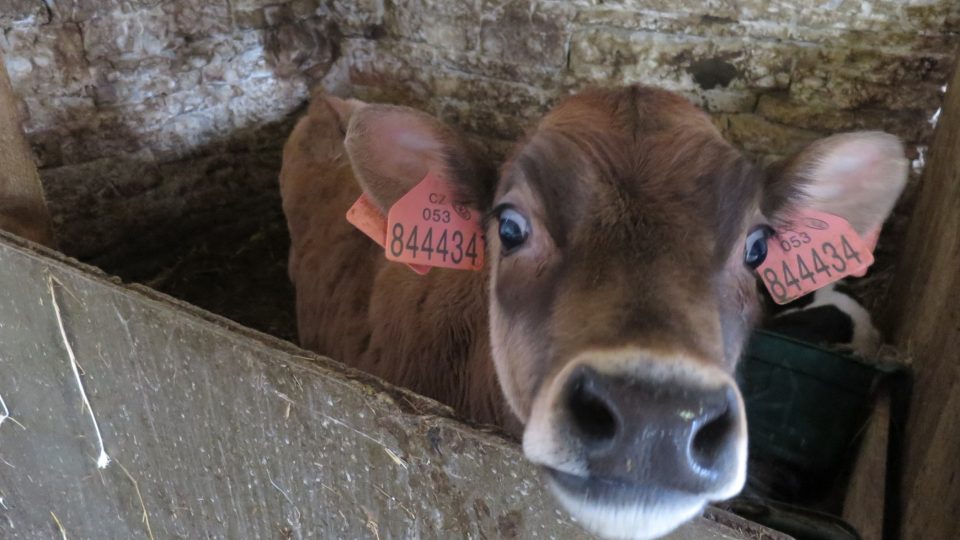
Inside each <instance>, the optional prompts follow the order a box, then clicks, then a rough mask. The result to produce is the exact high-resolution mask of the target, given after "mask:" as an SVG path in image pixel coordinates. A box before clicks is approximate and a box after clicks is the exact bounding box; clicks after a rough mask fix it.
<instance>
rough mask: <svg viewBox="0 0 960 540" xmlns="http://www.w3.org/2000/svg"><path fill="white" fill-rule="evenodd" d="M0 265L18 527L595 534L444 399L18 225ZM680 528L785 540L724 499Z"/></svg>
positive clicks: (1, 442)
mask: <svg viewBox="0 0 960 540" xmlns="http://www.w3.org/2000/svg"><path fill="white" fill-rule="evenodd" d="M0 268H2V269H3V271H2V272H0V397H2V398H3V400H4V403H5V405H6V407H8V410H9V414H10V418H7V419H6V420H5V421H0V537H2V538H4V539H13V538H57V537H60V530H61V527H62V530H63V531H64V533H65V535H66V537H67V538H147V537H150V536H153V537H155V538H290V537H292V538H532V537H535V536H536V537H540V538H584V537H585V536H586V535H585V534H584V533H583V532H582V531H581V530H580V528H579V527H578V526H577V525H576V524H574V523H573V522H571V520H570V518H569V517H568V516H567V515H566V514H565V513H564V512H562V511H561V510H559V509H558V508H557V506H556V505H555V503H554V500H553V498H552V496H550V495H549V493H547V491H546V489H544V487H543V484H542V482H541V479H540V478H539V475H538V473H537V471H536V470H535V469H534V467H533V466H531V465H530V464H529V463H527V462H526V461H525V460H524V459H523V457H522V455H521V453H520V451H519V448H518V447H517V445H516V444H515V443H513V442H511V441H508V440H506V439H504V438H502V437H500V436H498V435H496V434H495V433H491V432H489V431H485V430H481V429H476V428H474V427H471V426H468V425H465V424H463V423H461V422H459V421H457V420H456V419H455V418H453V417H452V416H451V414H450V411H449V409H447V408H445V407H443V406H441V405H439V404H437V403H435V402H432V401H430V400H427V399H425V398H422V397H420V396H417V395H415V394H412V393H410V392H407V391H404V390H401V389H397V388H393V387H390V386H388V385H386V384H385V383H382V382H380V381H379V380H377V379H374V378H372V377H370V376H367V375H364V374H361V373H358V372H356V371H353V370H349V369H347V368H345V367H343V366H342V365H340V364H338V363H336V362H333V361H332V360H329V359H325V358H321V357H318V356H315V355H312V354H310V353H307V352H305V351H303V350H300V349H298V348H296V347H294V346H293V345H291V344H289V343H286V342H281V341H279V340H277V339H274V338H271V337H269V336H266V335H263V334H259V333H256V332H253V331H251V330H248V329H244V328H243V327H239V326H237V325H235V324H233V323H230V322H229V321H226V320H224V319H221V318H219V317H216V316H213V315H210V314H208V313H205V312H203V311H200V310H199V309H197V308H194V307H191V306H188V305H184V304H181V303H179V302H177V301H175V300H172V299H170V298H168V297H165V296H163V295H160V294H158V293H155V292H153V291H150V290H149V289H145V288H130V287H123V286H120V285H117V284H116V283H115V282H113V281H111V280H109V279H108V278H107V277H105V276H103V275H102V274H98V273H96V272H95V271H92V270H91V269H89V268H84V267H81V266H79V265H77V264H76V263H75V262H71V261H69V260H66V259H63V258H60V257H58V256H57V255H56V254H55V253H53V252H48V251H47V250H42V252H38V251H36V249H35V248H31V247H30V246H28V245H27V244H25V243H22V242H20V241H18V240H16V239H15V238H14V237H12V236H8V235H3V234H0ZM61 321H62V325H63V330H62V331H61V327H60V323H61ZM68 345H69V348H70V349H69V350H72V351H74V352H75V355H76V359H77V361H78V362H79V364H80V365H81V366H82V368H83V374H82V376H80V377H79V379H80V381H81V382H80V383H78V381H77V377H76V376H75V375H74V373H73V371H72V368H71V362H70V359H69V353H68ZM81 388H82V389H83V390H84V391H85V393H86V395H87V396H88V397H89V401H90V405H91V407H90V409H88V410H85V409H83V408H82V407H81V401H82V393H81ZM91 411H92V413H91ZM0 412H3V409H2V408H0ZM15 421H16V422H15ZM95 428H99V432H100V433H101V434H102V438H103V445H104V449H105V451H106V454H107V455H108V456H109V458H110V463H109V464H108V465H107V466H106V468H103V469H100V468H98V467H97V463H96V462H97V458H98V456H99V445H98V438H97V431H96V429H95ZM54 516H56V518H54ZM148 527H149V528H148ZM672 538H674V539H684V540H694V539H713V540H736V539H745V538H750V539H759V538H783V537H782V536H781V535H778V534H776V533H773V532H771V531H769V530H768V529H764V528H763V527H759V526H756V525H753V524H749V523H746V522H744V521H743V520H740V519H739V518H736V517H734V516H730V515H729V514H726V513H723V512H719V511H717V512H711V513H710V514H709V519H708V518H699V519H697V520H695V521H694V522H693V523H691V524H689V525H687V526H685V527H683V528H681V529H680V530H679V531H677V532H676V533H675V534H674V535H672Z"/></svg>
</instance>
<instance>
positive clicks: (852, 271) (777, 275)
mask: <svg viewBox="0 0 960 540" xmlns="http://www.w3.org/2000/svg"><path fill="white" fill-rule="evenodd" d="M871 264H873V252H872V250H871V246H868V244H867V242H865V241H864V240H863V239H861V238H860V235H858V234H857V232H856V231H855V230H854V229H853V226H852V225H850V223H849V222H848V221H847V220H845V219H843V218H842V217H840V216H835V215H833V214H828V213H826V212H818V211H816V210H809V209H806V210H803V211H800V212H798V213H797V214H796V215H794V216H793V217H792V218H791V219H790V220H789V221H788V223H787V225H784V226H781V227H779V228H778V230H777V232H776V234H774V235H773V236H771V237H770V238H769V239H767V258H766V259H765V260H764V261H763V264H761V265H760V266H758V267H757V273H758V275H759V276H760V280H761V281H763V284H764V285H765V286H766V288H767V290H768V291H769V292H770V296H771V297H773V300H774V302H776V303H778V304H786V303H788V302H792V301H793V300H796V299H797V298H800V297H801V296H803V295H805V294H808V293H811V292H813V291H815V290H817V289H820V288H822V287H825V286H826V285H829V284H830V283H833V282H834V281H838V280H840V279H843V278H845V277H847V276H862V275H863V274H864V273H865V272H866V270H867V268H868V267H869V266H870V265H871Z"/></svg>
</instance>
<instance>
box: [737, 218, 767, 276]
mask: <svg viewBox="0 0 960 540" xmlns="http://www.w3.org/2000/svg"><path fill="white" fill-rule="evenodd" d="M772 235H773V229H771V228H770V227H769V226H767V225H760V226H759V227H756V228H755V229H753V230H752V231H750V234H748V235H747V246H746V249H745V250H744V254H743V263H744V264H746V265H747V266H749V267H750V268H753V269H756V268H757V267H758V266H760V265H761V264H763V261H765V260H766V259H767V239H768V238H770V236H772Z"/></svg>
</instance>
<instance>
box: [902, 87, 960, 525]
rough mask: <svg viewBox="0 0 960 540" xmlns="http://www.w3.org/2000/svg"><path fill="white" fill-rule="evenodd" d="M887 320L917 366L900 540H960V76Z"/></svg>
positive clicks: (948, 100) (943, 119) (925, 182)
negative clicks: (948, 539) (959, 516)
mask: <svg viewBox="0 0 960 540" xmlns="http://www.w3.org/2000/svg"><path fill="white" fill-rule="evenodd" d="M893 285H894V286H893V287H892V288H891V290H892V291H893V293H892V295H891V298H890V303H889V304H888V307H887V310H886V313H887V314H888V322H889V323H890V325H889V327H890V328H891V329H892V334H891V335H892V336H893V337H894V342H895V343H896V344H897V345H898V346H899V347H900V348H901V350H903V351H904V352H906V353H907V354H909V355H910V357H912V359H913V368H914V384H913V396H912V399H911V404H910V411H909V417H908V420H907V438H906V441H905V461H904V463H903V470H904V474H903V478H902V490H901V497H900V498H901V501H903V502H902V504H901V509H902V512H903V514H902V525H901V535H900V536H901V538H904V539H912V538H960V519H957V509H958V508H960V69H958V70H956V72H955V73H954V75H953V79H952V81H951V82H950V85H949V87H948V91H947V94H946V96H945V98H944V102H943V110H942V113H941V115H940V122H939V125H938V126H937V129H936V132H935V134H934V138H933V144H932V146H931V148H930V154H929V160H928V162H927V166H926V169H925V170H924V176H923V182H922V185H921V187H920V193H919V195H918V200H917V204H916V207H915V209H914V210H913V217H912V220H911V223H910V228H909V230H908V232H907V235H906V238H905V242H904V244H903V246H902V247H901V249H900V264H899V268H898V271H897V275H896V278H895V281H894V284H893Z"/></svg>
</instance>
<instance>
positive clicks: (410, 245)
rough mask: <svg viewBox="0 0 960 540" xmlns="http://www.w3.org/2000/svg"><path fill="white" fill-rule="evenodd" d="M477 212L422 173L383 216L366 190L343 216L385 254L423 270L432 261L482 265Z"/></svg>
mask: <svg viewBox="0 0 960 540" xmlns="http://www.w3.org/2000/svg"><path fill="white" fill-rule="evenodd" d="M481 219H482V218H481V216H480V213H479V212H477V211H476V210H474V209H471V208H467V207H465V206H462V205H460V204H457V203H456V202H455V195H454V193H453V191H452V190H451V189H450V187H449V185H448V184H447V182H446V181H444V180H443V179H442V178H440V177H439V176H436V175H435V174H433V173H432V172H431V173H427V175H426V176H425V177H424V178H423V180H421V181H420V183H418V184H417V185H416V186H414V187H413V188H412V189H411V190H410V191H408V192H407V193H406V194H405V195H404V196H403V197H401V198H400V199H399V200H398V201H397V202H396V203H394V205H393V207H391V208H390V211H389V212H388V214H387V216H384V215H383V214H382V213H381V212H380V210H379V209H378V208H377V207H376V205H374V204H373V202H372V201H371V200H370V198H369V197H367V195H366V194H363V195H361V196H360V198H359V199H357V201H356V202H355V203H354V204H353V206H352V207H350V210H348V211H347V221H349V222H350V223H351V224H353V226H354V227H356V228H357V229H359V230H360V231H361V232H363V233H364V234H366V235H367V236H369V237H370V238H371V239H372V240H373V241H375V242H376V243H377V244H379V245H380V247H382V248H384V251H385V253H386V257H387V259H388V260H391V261H396V262H403V263H407V266H409V267H410V268H411V269H412V270H413V271H414V272H417V273H418V274H426V273H427V272H429V271H430V268H431V267H433V266H439V267H443V268H455V269H463V270H479V269H481V268H483V254H484V251H485V245H484V238H483V227H482V224H481Z"/></svg>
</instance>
